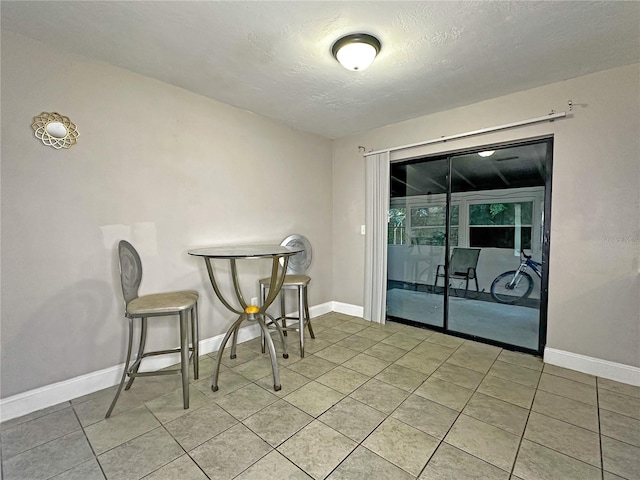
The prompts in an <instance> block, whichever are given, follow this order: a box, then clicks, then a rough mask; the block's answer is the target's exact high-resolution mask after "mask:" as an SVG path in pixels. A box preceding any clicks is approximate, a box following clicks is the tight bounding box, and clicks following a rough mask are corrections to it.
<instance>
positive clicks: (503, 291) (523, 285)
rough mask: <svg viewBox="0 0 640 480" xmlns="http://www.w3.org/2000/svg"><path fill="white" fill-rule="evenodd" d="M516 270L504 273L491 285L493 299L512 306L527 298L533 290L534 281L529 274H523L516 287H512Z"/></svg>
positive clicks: (519, 277)
mask: <svg viewBox="0 0 640 480" xmlns="http://www.w3.org/2000/svg"><path fill="white" fill-rule="evenodd" d="M516 273H517V272H516V270H511V271H509V272H504V273H503V274H502V275H498V276H497V277H496V279H495V280H494V281H493V283H492V284H491V297H493V299H494V300H495V301H496V302H499V303H507V304H512V303H516V302H517V301H518V300H522V299H523V298H527V297H528V296H529V295H530V294H531V291H532V290H533V279H532V278H531V275H529V274H528V273H527V272H522V273H520V275H519V276H518V282H517V284H516V285H511V281H512V280H513V277H514V275H515V274H516Z"/></svg>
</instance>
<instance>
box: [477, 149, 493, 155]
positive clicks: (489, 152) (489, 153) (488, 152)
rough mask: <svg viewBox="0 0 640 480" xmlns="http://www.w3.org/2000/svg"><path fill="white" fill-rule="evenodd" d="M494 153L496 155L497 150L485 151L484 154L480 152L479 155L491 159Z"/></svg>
mask: <svg viewBox="0 0 640 480" xmlns="http://www.w3.org/2000/svg"><path fill="white" fill-rule="evenodd" d="M494 153H496V151H495V150H485V151H484V152H478V155H480V156H481V157H490V156H491V155H493V154H494Z"/></svg>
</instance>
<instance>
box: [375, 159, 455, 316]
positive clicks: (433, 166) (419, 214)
mask: <svg viewBox="0 0 640 480" xmlns="http://www.w3.org/2000/svg"><path fill="white" fill-rule="evenodd" d="M391 170H392V172H391V198H392V199H391V204H390V208H389V235H388V245H389V246H388V253H387V271H388V273H387V275H388V288H387V315H388V316H391V317H396V318H402V319H406V320H409V321H413V322H419V323H424V324H426V325H430V326H435V327H441V328H442V327H443V326H444V323H443V322H444V305H445V303H444V289H443V290H442V291H441V292H439V294H435V292H434V288H433V286H434V284H435V282H436V272H437V269H438V266H439V265H442V266H444V260H445V252H446V237H447V222H446V217H447V200H446V193H447V172H448V170H449V163H448V160H447V159H446V158H443V159H434V160H431V161H429V162H428V163H425V162H418V163H410V162H409V163H404V164H399V165H394V166H392V169H391Z"/></svg>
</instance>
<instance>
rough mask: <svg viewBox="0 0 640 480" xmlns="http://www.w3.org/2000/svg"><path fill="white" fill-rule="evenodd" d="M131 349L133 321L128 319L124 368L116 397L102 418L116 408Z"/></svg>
mask: <svg viewBox="0 0 640 480" xmlns="http://www.w3.org/2000/svg"><path fill="white" fill-rule="evenodd" d="M132 347H133V319H132V318H129V346H128V347H127V358H126V360H125V361H124V368H123V369H122V378H121V379H120V385H118V390H117V391H116V396H115V397H114V398H113V401H112V402H111V406H110V407H109V410H107V414H106V415H105V416H104V418H109V417H110V416H111V412H113V407H115V406H116V402H117V401H118V397H119V396H120V392H121V391H122V387H123V385H124V381H125V379H126V378H127V371H128V369H129V362H130V361H131V348H132Z"/></svg>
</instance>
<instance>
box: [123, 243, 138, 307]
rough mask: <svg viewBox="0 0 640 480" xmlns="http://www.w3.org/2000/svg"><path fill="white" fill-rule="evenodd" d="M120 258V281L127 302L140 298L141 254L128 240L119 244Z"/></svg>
mask: <svg viewBox="0 0 640 480" xmlns="http://www.w3.org/2000/svg"><path fill="white" fill-rule="evenodd" d="M118 259H119V261H120V283H121V284H122V295H123V296H124V301H125V303H129V302H130V301H131V300H133V299H134V298H138V287H140V282H141V281H142V262H141V261H140V255H138V252H136V249H135V248H133V245H131V244H130V243H129V242H127V241H126V240H120V243H119V244H118Z"/></svg>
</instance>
